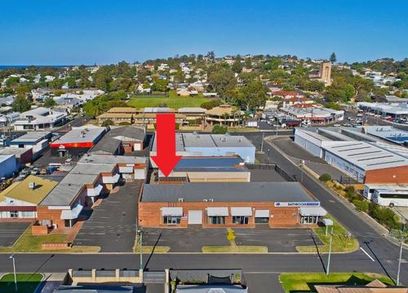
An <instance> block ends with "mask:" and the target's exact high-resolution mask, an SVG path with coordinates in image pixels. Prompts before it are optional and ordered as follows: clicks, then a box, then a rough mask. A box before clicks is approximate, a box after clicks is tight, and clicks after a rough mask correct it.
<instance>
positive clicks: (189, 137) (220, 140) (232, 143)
mask: <svg viewBox="0 0 408 293" xmlns="http://www.w3.org/2000/svg"><path fill="white" fill-rule="evenodd" d="M217 147H218V148H223V147H228V148H231V147H234V148H240V147H251V148H255V146H254V145H253V144H252V143H251V142H250V141H249V140H248V139H247V138H246V137H245V136H242V135H229V134H198V133H176V151H179V152H182V151H186V150H188V148H217ZM156 150H157V142H156V139H154V141H153V147H152V151H154V152H155V151H156Z"/></svg>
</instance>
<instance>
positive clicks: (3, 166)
mask: <svg viewBox="0 0 408 293" xmlns="http://www.w3.org/2000/svg"><path fill="white" fill-rule="evenodd" d="M17 171H18V164H17V160H16V156H15V155H0V179H3V178H10V177H12V176H13V175H14V174H15V173H16V172H17Z"/></svg>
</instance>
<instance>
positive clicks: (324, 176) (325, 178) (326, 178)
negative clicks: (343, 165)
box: [319, 173, 332, 182]
mask: <svg viewBox="0 0 408 293" xmlns="http://www.w3.org/2000/svg"><path fill="white" fill-rule="evenodd" d="M331 179H332V178H331V176H330V174H327V173H324V174H322V175H320V177H319V180H320V181H323V182H327V181H330V180H331Z"/></svg>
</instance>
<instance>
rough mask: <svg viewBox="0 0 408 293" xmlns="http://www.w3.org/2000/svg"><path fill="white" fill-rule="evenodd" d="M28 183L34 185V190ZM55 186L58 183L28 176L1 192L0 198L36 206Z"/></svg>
mask: <svg viewBox="0 0 408 293" xmlns="http://www.w3.org/2000/svg"><path fill="white" fill-rule="evenodd" d="M30 183H35V188H34V189H31V188H30V187H29V184H30ZM57 184H58V182H56V181H52V180H49V179H44V178H41V177H37V176H33V175H30V176H28V177H27V178H25V179H24V180H23V181H20V182H15V183H13V184H12V185H10V186H9V187H8V188H6V189H5V190H3V191H2V192H1V194H0V198H1V197H9V198H14V199H17V200H22V201H26V202H29V203H32V204H35V205H36V204H39V203H40V202H41V201H42V200H43V199H44V198H45V197H46V196H47V195H48V194H49V193H50V192H51V190H52V189H53V188H54V187H55V186H56V185H57Z"/></svg>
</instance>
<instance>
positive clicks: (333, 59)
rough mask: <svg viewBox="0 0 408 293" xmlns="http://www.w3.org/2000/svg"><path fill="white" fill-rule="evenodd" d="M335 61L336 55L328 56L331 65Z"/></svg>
mask: <svg viewBox="0 0 408 293" xmlns="http://www.w3.org/2000/svg"><path fill="white" fill-rule="evenodd" d="M336 61H337V57H336V53H334V52H333V53H331V55H330V62H331V63H336Z"/></svg>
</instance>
